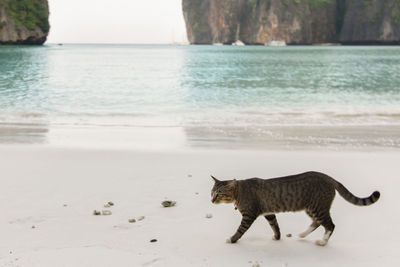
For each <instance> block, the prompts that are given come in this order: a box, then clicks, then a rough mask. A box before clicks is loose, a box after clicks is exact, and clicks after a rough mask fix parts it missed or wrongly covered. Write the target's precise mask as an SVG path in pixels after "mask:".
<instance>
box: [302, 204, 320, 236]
mask: <svg viewBox="0 0 400 267" xmlns="http://www.w3.org/2000/svg"><path fill="white" fill-rule="evenodd" d="M306 213H307V214H308V216H310V217H311V219H312V220H313V222H312V224H311V225H310V226H309V227H308V228H307V230H305V231H304V232H302V233H300V234H299V237H301V238H304V237H306V236H308V235H309V234H311V233H312V232H314V230H315V229H317V228H318V227H319V226H320V225H321V224H320V223H319V222H318V221H317V220H316V218H315V216H314V214H313V213H312V212H311V211H308V210H307V211H306Z"/></svg>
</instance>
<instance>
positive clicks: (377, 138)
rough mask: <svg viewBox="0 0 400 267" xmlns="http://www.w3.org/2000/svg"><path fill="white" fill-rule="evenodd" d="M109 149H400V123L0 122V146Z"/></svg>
mask: <svg viewBox="0 0 400 267" xmlns="http://www.w3.org/2000/svg"><path fill="white" fill-rule="evenodd" d="M5 144H6V145H10V146H13V145H27V144H28V145H34V146H40V145H43V146H46V147H60V148H68V147H73V148H86V149H98V148H99V149H113V150H115V149H116V150H134V149H138V150H143V151H145V150H155V151H159V150H192V149H194V150H207V149H216V150H218V149H222V150H225V149H226V150H260V151H263V150H272V151H276V150H278V151H279V150H284V151H296V150H301V151H308V150H310V151H313V150H315V151H378V152H379V151H399V149H400V125H311V126H310V125H309V126H305V125H291V126H285V125H270V126H263V127H261V126H257V127H255V128H253V127H246V126H224V127H216V126H215V127H214V126H213V127H212V126H209V127H201V126H187V127H181V126H174V127H169V126H159V127H140V126H139V127H137V126H129V127H128V126H118V125H115V126H102V125H53V124H51V123H14V124H13V123H0V145H5Z"/></svg>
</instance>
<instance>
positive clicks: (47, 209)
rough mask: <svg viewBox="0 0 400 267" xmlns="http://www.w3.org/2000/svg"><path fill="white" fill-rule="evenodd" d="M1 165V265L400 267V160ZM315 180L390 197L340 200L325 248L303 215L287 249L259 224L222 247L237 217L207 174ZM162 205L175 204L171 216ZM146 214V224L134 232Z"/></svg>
mask: <svg viewBox="0 0 400 267" xmlns="http://www.w3.org/2000/svg"><path fill="white" fill-rule="evenodd" d="M0 162H1V170H2V171H1V175H0V181H1V186H0V203H1V216H0V240H1V241H0V266H29V267H34V266H41V267H46V266H52V267H53V266H97V267H99V266H252V265H253V264H255V263H256V262H257V263H259V264H260V266H400V253H399V251H400V250H399V244H400V242H399V241H398V239H397V238H398V236H399V234H400V230H399V229H400V228H399V225H400V215H399V206H398V203H399V196H400V194H399V190H400V189H399V185H400V179H399V178H400V172H399V163H400V153H399V152H376V153H367V152H363V153H356V152H327V153H323V152H265V151H264V152H262V151H258V152H250V151H229V150H225V151H210V150H208V151H181V152H157V151H152V152H143V151H100V150H79V149H69V150H68V149H58V148H50V147H45V146H42V147H18V146H5V147H0ZM308 170H317V171H322V172H325V173H327V174H329V175H331V176H333V177H335V178H337V179H338V180H339V181H341V182H342V183H343V184H344V185H345V186H347V187H348V188H349V189H350V191H352V192H353V193H354V194H356V195H357V196H361V197H365V196H368V195H369V194H370V193H372V191H373V190H375V189H378V190H380V191H381V194H382V197H381V199H380V200H379V201H378V202H377V203H376V204H374V205H372V206H369V207H357V206H354V205H352V204H350V203H348V202H346V201H345V200H343V199H342V198H341V197H340V196H337V197H336V200H335V201H334V204H333V208H332V217H333V220H334V223H335V224H336V229H335V232H334V233H333V236H332V238H331V240H330V242H329V243H328V245H327V246H326V247H318V246H316V245H315V244H314V241H315V240H316V239H320V238H321V237H322V235H323V229H322V228H321V229H318V230H317V231H315V233H313V234H311V235H310V236H309V237H307V238H306V239H305V240H300V239H299V238H298V237H297V234H298V233H300V232H302V231H303V230H305V229H306V228H307V227H308V225H309V223H310V219H309V218H308V217H307V216H306V215H305V214H304V213H303V212H301V213H287V214H279V215H278V221H279V223H280V227H281V231H282V240H280V241H273V240H272V230H271V229H270V227H269V225H268V224H267V222H266V220H265V219H264V218H259V219H258V220H257V221H256V222H255V224H254V225H253V226H252V227H251V228H250V230H249V231H248V232H247V233H246V234H245V235H244V236H243V238H242V239H241V240H240V241H239V242H238V243H237V244H226V243H225V239H226V238H227V237H229V236H231V235H232V234H233V233H234V232H235V231H236V228H237V227H238V226H239V223H240V218H241V216H240V214H239V213H238V212H237V211H235V210H234V209H233V206H232V205H218V206H216V205H213V204H211V202H210V189H211V187H212V184H213V183H212V180H211V179H210V178H209V175H210V174H213V175H215V176H216V177H218V178H221V179H230V178H232V177H235V178H238V179H242V178H249V177H255V176H258V177H265V178H268V177H276V176H283V175H288V174H295V173H299V172H303V171H308ZM189 175H191V177H189ZM196 192H198V194H196ZM165 199H170V200H175V201H177V205H176V206H175V207H172V208H163V207H162V206H161V202H162V201H163V200H165ZM108 201H113V202H114V203H115V206H113V207H111V208H109V210H111V211H112V213H113V214H112V215H111V216H94V215H92V212H93V210H94V209H98V210H102V209H104V208H103V204H105V203H106V202H108ZM64 204H65V205H66V206H64ZM207 213H211V214H212V215H213V217H212V218H210V219H207V218H205V216H206V214H207ZM139 216H145V219H144V220H142V221H139V222H136V223H129V222H128V219H131V218H138V217H139ZM32 226H35V228H34V229H32ZM288 233H291V234H293V237H291V238H288V237H286V234H288ZM153 238H155V239H157V240H158V242H155V243H150V240H151V239H153Z"/></svg>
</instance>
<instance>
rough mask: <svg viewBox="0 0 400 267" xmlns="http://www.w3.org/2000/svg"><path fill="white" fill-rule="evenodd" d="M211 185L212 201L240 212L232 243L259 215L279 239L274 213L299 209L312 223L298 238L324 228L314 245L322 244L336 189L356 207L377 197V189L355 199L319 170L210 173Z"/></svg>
mask: <svg viewBox="0 0 400 267" xmlns="http://www.w3.org/2000/svg"><path fill="white" fill-rule="evenodd" d="M211 177H212V178H213V179H214V181H215V184H214V187H213V188H212V190H211V197H212V200H211V202H212V203H215V204H219V203H234V204H235V207H236V208H237V209H239V211H240V213H241V214H242V221H241V223H240V226H239V228H238V229H237V231H236V233H235V234H234V235H233V236H232V237H230V238H229V239H228V240H226V242H227V243H235V242H236V241H238V240H239V238H241V237H242V235H243V234H244V233H245V232H246V231H247V229H249V227H250V226H251V224H252V223H253V222H254V220H255V219H257V217H258V216H260V215H262V216H264V217H265V218H266V219H267V221H268V222H269V224H270V225H271V227H272V230H273V231H274V239H275V240H279V239H280V237H281V233H280V230H279V225H278V222H277V220H276V217H275V213H277V212H285V211H301V210H305V212H306V213H307V214H308V215H309V216H310V217H311V219H312V224H311V225H310V226H309V228H308V229H307V230H306V231H305V232H303V233H301V234H300V235H299V236H300V237H301V238H304V237H306V236H307V235H308V234H310V233H311V232H313V231H314V230H315V229H317V228H318V227H319V226H320V225H322V226H323V227H324V228H325V234H324V236H323V239H322V240H318V241H317V242H316V244H317V245H320V246H325V245H326V244H327V242H328V240H329V237H330V236H331V235H332V232H333V229H334V228H335V225H334V224H333V222H332V219H331V216H330V214H329V209H330V207H331V204H332V201H333V199H334V197H335V190H337V191H338V192H339V194H340V195H341V196H342V197H343V198H344V199H345V200H347V201H348V202H350V203H353V204H354V205H358V206H367V205H371V204H372V203H375V202H376V201H377V200H378V199H379V196H380V193H379V192H378V191H375V192H373V193H372V195H371V196H369V197H367V198H358V197H356V196H354V195H353V194H352V193H350V191H349V190H347V189H346V188H345V187H344V186H343V185H342V184H341V183H339V182H338V181H336V180H335V179H333V178H331V177H329V176H328V175H326V174H323V173H320V172H306V173H302V174H297V175H291V176H286V177H280V178H274V179H260V178H251V179H246V180H239V181H237V180H235V179H234V180H228V181H219V180H218V179H216V178H215V177H213V176H211Z"/></svg>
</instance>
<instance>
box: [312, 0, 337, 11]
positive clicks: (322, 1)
mask: <svg viewBox="0 0 400 267" xmlns="http://www.w3.org/2000/svg"><path fill="white" fill-rule="evenodd" d="M308 2H309V5H310V8H311V9H315V8H318V7H321V6H324V5H334V4H335V0H309V1H308Z"/></svg>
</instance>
